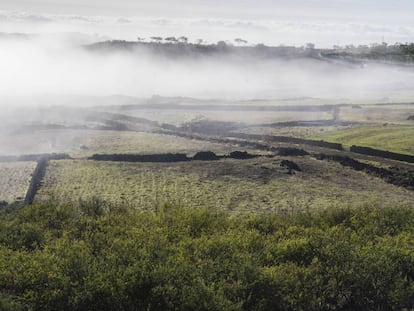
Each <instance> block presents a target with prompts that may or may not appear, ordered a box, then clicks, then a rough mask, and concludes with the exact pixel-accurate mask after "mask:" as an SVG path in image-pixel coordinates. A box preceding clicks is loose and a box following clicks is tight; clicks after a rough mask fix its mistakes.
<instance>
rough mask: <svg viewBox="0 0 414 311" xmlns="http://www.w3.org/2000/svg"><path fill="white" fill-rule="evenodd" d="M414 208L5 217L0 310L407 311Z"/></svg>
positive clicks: (63, 211)
mask: <svg viewBox="0 0 414 311" xmlns="http://www.w3.org/2000/svg"><path fill="white" fill-rule="evenodd" d="M413 219H414V210H413V209H412V208H405V207H401V206H392V207H389V208H376V207H372V206H371V207H368V206H359V207H357V208H348V209H337V208H329V209H327V210H325V211H320V212H317V213H311V214H303V213H294V214H291V215H283V214H272V215H266V216H260V215H245V214H244V215H238V216H230V215H229V214H227V213H225V212H222V211H221V212H218V211H217V210H211V209H188V208H176V207H172V206H169V205H165V206H162V207H161V208H158V212H157V213H154V212H152V211H147V212H143V211H142V210H139V209H138V210H137V209H131V208H128V207H125V206H122V205H118V206H111V207H103V205H101V204H99V202H95V203H90V204H82V205H80V206H71V205H63V206H62V205H60V207H56V205H54V204H53V203H47V204H41V205H33V206H25V207H18V206H13V207H10V208H5V209H2V210H0V309H1V310H6V311H7V310H34V311H37V310H42V311H49V310H71V311H78V310H79V311H80V310H101V311H106V310H125V311H129V310H226V311H227V310H256V311H259V310H266V311H267V310H410V309H412V308H414V302H413V300H412V297H413V296H414V288H413V286H412V284H413V282H414V277H413V276H414V265H413V263H414V222H413Z"/></svg>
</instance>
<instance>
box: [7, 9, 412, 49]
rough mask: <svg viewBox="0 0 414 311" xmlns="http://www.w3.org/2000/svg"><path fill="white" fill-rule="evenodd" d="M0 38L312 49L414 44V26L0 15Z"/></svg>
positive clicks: (246, 20)
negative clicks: (53, 36)
mask: <svg viewBox="0 0 414 311" xmlns="http://www.w3.org/2000/svg"><path fill="white" fill-rule="evenodd" d="M0 25H1V26H2V29H3V31H4V32H23V33H27V32H30V33H33V32H40V33H51V32H82V33H87V34H99V35H102V36H107V37H110V38H113V39H125V40H135V38H136V37H137V36H140V37H150V36H172V35H186V36H187V37H189V38H190V39H193V40H196V39H198V38H203V39H205V40H207V41H209V42H216V41H218V40H232V39H234V38H236V37H242V38H245V39H247V40H248V41H249V42H251V43H265V44H273V45H278V44H289V45H303V44H305V43H306V42H315V43H316V44H317V46H324V47H330V46H332V45H334V44H338V43H340V44H367V43H373V42H379V41H380V40H382V37H385V40H386V41H387V42H389V43H394V42H408V41H414V26H410V25H408V26H407V25H399V24H395V23H389V24H387V23H386V22H385V23H361V22H356V21H354V22H350V21H346V22H345V21H341V20H326V19H314V20H312V19H305V20H300V19H296V18H288V17H286V18H273V19H230V18H172V17H127V18H126V17H123V16H83V15H58V14H34V13H27V12H15V11H0Z"/></svg>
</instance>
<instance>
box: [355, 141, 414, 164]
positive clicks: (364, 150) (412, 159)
mask: <svg viewBox="0 0 414 311" xmlns="http://www.w3.org/2000/svg"><path fill="white" fill-rule="evenodd" d="M350 151H352V152H355V153H360V154H366V155H370V156H375V157H381V158H387V159H393V160H398V161H404V162H409V163H414V156H411V155H408V154H402V153H396V152H390V151H385V150H379V149H374V148H370V147H361V146H355V145H353V146H351V148H350Z"/></svg>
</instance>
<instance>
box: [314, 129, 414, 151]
mask: <svg viewBox="0 0 414 311" xmlns="http://www.w3.org/2000/svg"><path fill="white" fill-rule="evenodd" d="M318 138H322V139H325V140H327V141H332V142H338V143H342V144H344V145H346V146H351V145H358V146H365V147H372V148H377V149H382V150H388V151H393V152H399V153H405V154H414V126H391V125H388V126H371V127H357V128H349V129H345V130H339V131H330V132H327V133H325V134H321V135H319V136H318Z"/></svg>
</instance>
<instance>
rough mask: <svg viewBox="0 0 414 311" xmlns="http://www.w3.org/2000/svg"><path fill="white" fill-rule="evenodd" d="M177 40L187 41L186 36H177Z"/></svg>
mask: <svg viewBox="0 0 414 311" xmlns="http://www.w3.org/2000/svg"><path fill="white" fill-rule="evenodd" d="M178 41H179V42H181V43H187V42H188V38H187V37H185V36H181V37H179V38H178Z"/></svg>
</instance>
